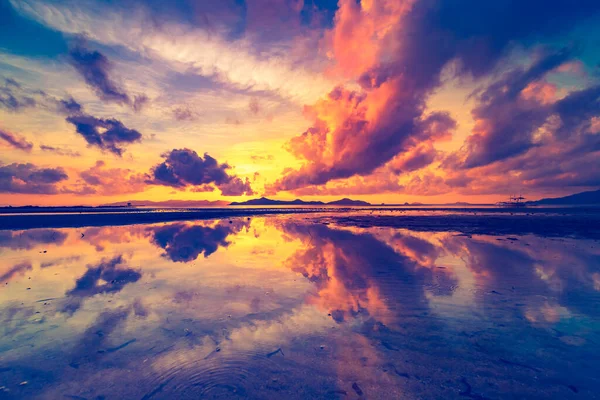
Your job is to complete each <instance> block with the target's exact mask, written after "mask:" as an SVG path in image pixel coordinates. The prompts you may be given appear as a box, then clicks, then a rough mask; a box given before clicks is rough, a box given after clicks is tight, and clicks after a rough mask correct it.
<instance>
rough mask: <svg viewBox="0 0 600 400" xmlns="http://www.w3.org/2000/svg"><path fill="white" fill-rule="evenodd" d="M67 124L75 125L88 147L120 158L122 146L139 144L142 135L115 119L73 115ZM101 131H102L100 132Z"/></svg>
mask: <svg viewBox="0 0 600 400" xmlns="http://www.w3.org/2000/svg"><path fill="white" fill-rule="evenodd" d="M67 122H70V123H71V124H73V125H75V128H76V130H77V133H79V134H80V135H81V136H83V138H84V139H85V141H86V142H88V144H89V145H90V146H95V147H98V148H100V149H102V150H107V151H110V152H111V153H113V154H116V155H118V156H121V155H122V154H123V151H124V149H123V148H122V145H124V144H130V143H135V142H139V141H140V140H141V139H142V134H141V133H140V132H138V131H136V130H135V129H129V128H127V127H126V126H125V125H123V123H122V122H121V121H118V120H116V119H112V118H110V119H102V118H96V117H93V116H91V115H87V114H79V115H73V116H70V117H68V118H67ZM102 130H103V131H102Z"/></svg>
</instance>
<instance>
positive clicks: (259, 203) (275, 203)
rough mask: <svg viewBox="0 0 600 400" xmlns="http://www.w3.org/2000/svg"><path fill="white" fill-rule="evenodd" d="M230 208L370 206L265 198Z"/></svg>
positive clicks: (340, 201) (347, 201) (338, 201)
mask: <svg viewBox="0 0 600 400" xmlns="http://www.w3.org/2000/svg"><path fill="white" fill-rule="evenodd" d="M229 205H230V206H325V205H327V206H370V205H371V204H369V203H367V202H366V201H360V200H352V199H340V200H336V201H332V202H329V203H324V202H322V201H304V200H300V199H296V200H272V199H268V198H266V197H261V198H260V199H252V200H248V201H242V202H233V203H230V204H229Z"/></svg>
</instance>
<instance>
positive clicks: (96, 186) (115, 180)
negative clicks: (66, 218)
mask: <svg viewBox="0 0 600 400" xmlns="http://www.w3.org/2000/svg"><path fill="white" fill-rule="evenodd" d="M79 176H80V177H81V180H82V181H83V182H82V183H83V186H82V187H80V188H79V189H76V190H79V191H80V192H82V193H84V194H87V193H89V194H101V195H103V196H112V195H115V194H126V193H139V192H143V191H144V189H145V188H146V186H147V184H146V181H147V180H148V176H147V175H145V174H141V173H138V172H135V171H134V170H131V169H128V168H106V163H105V162H104V161H97V162H96V164H95V165H94V166H93V167H91V168H89V169H86V170H84V171H81V172H80V173H79Z"/></svg>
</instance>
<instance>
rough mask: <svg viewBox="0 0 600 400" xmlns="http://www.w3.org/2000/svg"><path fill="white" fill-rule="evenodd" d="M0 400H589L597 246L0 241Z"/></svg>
mask: <svg viewBox="0 0 600 400" xmlns="http://www.w3.org/2000/svg"><path fill="white" fill-rule="evenodd" d="M0 254H1V257H0V285H1V288H0V398H9V399H10V398H19V399H20V398H23V399H35V398H43V399H63V398H64V399H174V398H186V399H197V398H223V399H236V398H253V399H255V398H256V399H300V398H311V399H312V398H314V399H320V398H332V399H335V398H348V399H353V398H354V399H356V398H369V399H399V398H404V399H431V398H439V399H448V398H457V399H461V398H467V399H469V398H470V399H499V398H556V399H568V398H574V399H575V398H581V399H584V398H585V399H590V398H596V396H598V394H597V393H598V392H599V391H600V373H599V372H598V371H600V243H599V242H598V241H597V240H595V239H586V238H581V237H580V238H577V239H575V238H566V237H556V235H554V236H553V237H548V238H545V237H542V236H534V235H483V234H481V235H478V234H473V235H465V234H460V233H458V232H446V231H436V230H435V229H428V230H427V231H420V232H416V231H410V230H405V229H400V228H397V227H373V226H371V227H369V226H368V224H364V223H362V224H361V225H360V227H359V226H353V225H352V223H348V219H347V220H346V221H345V223H336V218H335V217H332V218H325V219H323V218H319V217H317V216H313V215H310V216H307V215H297V216H289V215H283V216H265V217H256V218H250V219H249V218H246V217H244V218H233V219H231V220H230V219H225V220H218V221H199V222H175V223H161V224H152V225H130V226H118V227H93V228H65V229H63V228H61V229H49V228H48V229H31V230H24V231H0Z"/></svg>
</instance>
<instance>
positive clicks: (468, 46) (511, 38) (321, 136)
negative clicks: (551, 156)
mask: <svg viewBox="0 0 600 400" xmlns="http://www.w3.org/2000/svg"><path fill="white" fill-rule="evenodd" d="M559 3H560V4H556V5H554V4H553V5H552V6H551V7H550V6H548V5H547V4H546V3H544V2H542V1H538V0H535V1H532V2H527V4H521V3H519V2H509V3H507V4H504V3H503V4H502V6H501V7H500V6H494V5H492V3H489V4H488V3H482V2H478V1H475V0H464V1H462V2H461V4H462V5H461V6H460V7H458V9H456V8H455V7H456V6H455V5H454V4H453V5H452V6H450V5H448V4H445V2H443V1H420V2H413V1H407V2H397V1H393V0H389V1H385V0H382V1H378V2H360V3H359V2H356V1H353V0H343V1H340V2H339V9H338V11H337V13H336V17H335V25H334V27H333V28H332V29H331V30H329V31H328V32H327V34H326V40H325V41H324V43H326V48H325V50H326V51H328V54H330V55H331V58H332V61H333V63H334V67H333V68H332V72H333V73H337V74H340V75H342V76H344V77H346V78H347V79H350V80H352V79H353V80H355V81H356V82H358V83H359V84H360V86H361V89H360V90H356V89H349V88H348V87H338V88H336V89H334V90H333V91H332V92H331V93H329V95H328V96H327V97H325V98H323V99H321V100H319V101H318V102H317V103H315V104H314V105H312V106H310V107H307V108H306V115H307V116H308V117H309V118H310V119H312V120H313V121H314V124H313V125H312V126H311V127H310V128H309V129H308V130H307V131H305V132H304V133H303V134H302V135H300V136H298V137H295V138H293V139H292V140H291V141H290V142H289V143H288V149H289V150H290V152H291V153H292V154H293V155H295V156H296V157H297V158H298V159H300V160H301V161H303V165H302V167H300V168H299V169H298V170H288V171H287V172H285V173H284V175H283V177H282V178H281V179H279V180H278V181H277V182H276V183H275V184H274V185H273V186H272V188H271V189H272V190H275V191H277V190H293V189H298V188H301V187H305V186H309V185H323V184H325V183H327V182H328V181H330V180H336V179H340V178H349V177H352V176H354V175H369V174H371V173H372V172H373V171H374V170H375V169H376V168H378V167H380V166H382V165H384V164H386V163H387V162H389V161H390V160H391V159H393V158H394V157H398V158H399V159H403V158H405V156H404V154H405V153H407V152H413V151H414V148H415V146H418V145H419V144H420V143H423V142H434V141H438V140H442V138H443V137H447V136H448V133H449V132H451V131H452V130H453V129H454V128H455V127H456V123H455V122H454V121H452V119H451V118H450V116H449V115H448V114H444V113H435V115H434V116H426V115H424V110H426V107H425V105H426V101H427V99H428V98H429V96H430V95H431V94H432V93H433V91H434V90H435V89H436V88H438V87H439V86H440V85H441V82H442V81H441V73H442V71H443V70H444V67H445V66H446V65H448V64H449V63H450V62H453V63H455V64H456V65H457V68H456V75H457V76H459V77H460V76H466V75H469V76H471V77H475V78H480V77H483V76H486V74H489V73H491V72H493V71H494V69H495V68H496V66H497V65H498V61H499V60H501V59H502V58H503V57H504V56H505V55H506V54H507V53H506V52H507V50H508V49H509V48H510V47H511V46H514V45H515V44H521V45H522V46H530V41H528V39H529V38H531V37H532V36H533V35H538V34H539V33H540V32H543V33H545V34H547V35H548V36H550V35H552V34H556V33H560V32H563V31H564V30H565V29H569V28H571V27H573V26H574V24H575V22H576V21H579V20H581V19H583V18H586V17H588V16H589V15H593V14H595V13H596V14H597V13H598V11H600V5H595V4H592V3H591V2H589V3H586V4H585V5H583V6H582V7H572V6H571V5H568V4H567V2H559ZM457 10H461V11H460V13H458V12H457ZM465 10H466V11H465ZM498 14H500V15H503V16H504V17H505V19H504V20H503V19H499V18H498ZM549 20H553V21H554V20H555V21H556V23H554V24H548V23H547V21H549ZM499 21H504V22H507V23H508V25H505V24H502V25H500V24H499ZM508 26H511V28H510V29H509V28H508ZM513 27H514V28H513ZM570 58H571V55H570V52H568V51H564V52H558V53H556V54H551V55H549V56H548V57H546V58H544V59H542V60H541V61H540V62H539V63H538V64H536V65H535V66H533V67H531V68H530V69H529V70H527V71H523V73H522V74H521V75H520V76H515V77H513V80H514V82H513V84H514V90H513V91H510V90H509V93H506V96H507V97H506V98H507V101H505V102H504V103H505V106H507V107H509V106H510V104H509V102H508V98H509V97H510V96H511V95H515V94H518V93H519V92H520V90H517V88H518V87H519V86H522V88H524V87H525V86H524V85H523V83H524V82H531V81H534V80H536V79H537V78H539V77H540V76H543V74H544V73H545V72H547V71H549V70H551V69H553V68H556V67H559V66H560V65H562V64H563V63H565V62H566V61H568V60H569V59H570ZM515 90H516V91H515ZM495 105H496V104H491V106H490V107H489V110H488V109H487V108H486V109H484V108H481V109H480V110H477V112H479V113H480V114H481V116H483V115H487V114H489V115H492V114H493V113H494V109H495ZM527 114H528V113H523V115H521V116H520V118H519V121H522V123H523V124H525V125H527V124H529V123H531V121H530V120H531V119H533V120H534V122H535V121H536V120H537V119H538V118H539V117H538V116H537V115H536V114H535V113H530V115H529V117H528V116H527ZM514 122H515V124H516V123H517V122H518V121H514ZM435 125H438V126H439V129H438V128H435ZM438 134H439V135H440V136H437V135H438ZM525 135H526V134H525ZM501 136H502V135H501V134H498V135H497V137H501ZM491 137H496V136H495V135H494V136H490V138H491ZM510 137H511V139H514V141H510V140H509V141H506V142H504V141H502V143H496V142H494V141H493V140H492V141H491V142H490V143H489V146H488V145H487V144H485V143H483V144H482V145H481V146H480V144H479V143H477V146H479V147H482V146H483V147H487V148H489V149H490V151H494V152H496V154H495V155H493V156H492V158H494V157H496V158H502V157H504V156H506V155H509V154H515V153H518V152H520V151H525V150H526V149H527V147H528V144H527V140H526V139H525V140H522V139H521V138H520V137H519V136H518V135H511V136H510ZM432 155H433V151H430V152H428V153H427V154H422V156H423V157H421V159H420V160H415V162H416V163H417V164H419V162H417V161H420V163H421V164H423V163H425V162H426V161H429V160H431V159H432ZM484 158H485V157H484ZM469 162H470V163H472V165H475V164H478V163H480V162H482V161H481V160H476V159H471V160H469ZM403 166H404V165H403ZM404 167H406V166H404Z"/></svg>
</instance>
